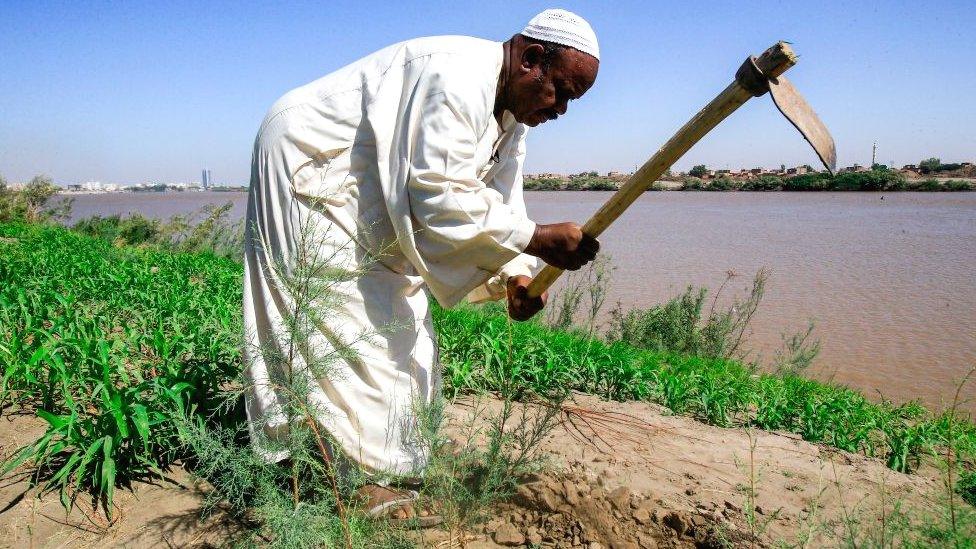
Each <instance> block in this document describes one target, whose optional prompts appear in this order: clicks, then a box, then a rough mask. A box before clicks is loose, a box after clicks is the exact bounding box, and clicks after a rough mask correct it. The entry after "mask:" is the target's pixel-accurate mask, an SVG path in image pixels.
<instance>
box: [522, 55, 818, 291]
mask: <svg viewBox="0 0 976 549" xmlns="http://www.w3.org/2000/svg"><path fill="white" fill-rule="evenodd" d="M795 64H796V55H795V54H794V53H793V50H792V49H791V48H790V46H789V45H788V44H787V43H785V42H779V43H777V44H776V45H775V46H773V47H771V48H769V49H768V50H766V51H765V52H763V54H762V55H760V56H759V57H753V56H750V57H749V58H748V59H746V60H745V62H743V63H742V66H741V67H739V70H738V71H736V73H735V80H734V81H733V82H732V83H731V84H729V86H728V87H727V88H725V90H723V91H722V93H720V94H718V97H716V98H715V99H712V101H711V102H710V103H709V104H708V105H706V106H705V108H704V109H702V110H701V111H700V112H699V113H698V114H696V115H695V116H694V117H693V118H692V119H691V120H689V121H688V122H687V123H686V124H685V125H684V126H682V127H681V129H679V130H678V132H677V133H676V134H674V136H673V137H671V139H669V140H668V142H667V143H665V144H664V146H663V147H661V150H659V151H657V153H655V154H654V156H652V157H651V158H650V159H649V160H648V161H647V162H645V163H644V165H643V166H641V167H640V169H639V170H637V172H636V173H634V175H632V176H630V178H629V179H628V180H627V181H626V182H625V183H624V184H623V185H621V187H620V190H619V191H617V192H616V193H615V194H614V195H613V196H611V197H610V199H609V200H607V202H606V204H604V205H603V206H602V207H601V208H600V209H599V210H598V211H597V212H596V213H595V214H594V215H593V217H591V218H590V220H589V221H587V222H586V224H585V225H583V233H585V234H587V235H589V236H592V237H593V238H596V237H598V236H600V234H602V233H603V231H604V230H606V228H607V227H609V226H610V224H611V223H613V222H614V221H616V220H617V218H618V217H620V216H621V214H623V213H624V211H625V210H626V209H627V208H628V207H630V205H631V204H633V203H634V201H635V200H637V197H639V196H640V195H641V194H642V193H643V192H644V191H646V190H647V189H648V188H649V187H650V186H651V185H653V184H654V182H655V181H656V180H657V178H658V177H660V176H661V174H663V173H664V171H665V170H667V169H668V168H670V167H671V165H672V164H674V163H675V162H676V161H677V160H678V159H679V158H681V156H682V155H683V154H685V153H686V152H688V149H690V148H691V147H692V146H694V144H695V143H697V142H698V141H699V140H700V139H701V138H702V137H704V136H705V134H706V133H708V132H710V131H712V128H714V127H715V126H717V125H718V124H719V122H721V121H722V120H725V118H726V117H727V116H729V115H730V114H732V113H733V112H734V111H735V110H736V109H738V108H739V107H741V106H742V105H744V104H745V102H746V101H748V100H749V99H750V98H752V97H759V96H761V95H764V94H765V93H766V92H769V94H770V95H772V96H773V102H774V103H775V104H776V108H778V109H779V111H780V112H781V113H783V116H785V117H786V119H787V120H789V121H790V123H792V124H793V126H795V127H796V129H797V130H799V131H800V133H801V134H803V137H805V138H806V140H807V141H808V142H809V143H810V145H811V146H812V147H813V150H814V151H816V153H817V156H819V157H820V161H821V162H823V165H824V166H825V167H826V168H827V171H829V172H830V173H833V172H834V168H835V166H836V163H837V152H836V149H835V148H834V139H833V137H831V136H830V132H829V131H827V127H826V126H824V124H823V122H821V121H820V118H819V117H818V116H817V113H815V112H813V109H811V108H810V105H809V104H807V102H806V100H804V99H803V96H801V95H800V92H798V91H797V90H796V88H794V87H793V84H791V83H790V82H789V80H787V79H786V77H784V76H782V75H783V73H784V72H786V70H787V69H789V68H790V67H792V66H793V65H795ZM560 274H562V270H561V269H558V268H556V267H553V266H551V265H546V267H545V268H544V269H542V271H540V272H539V274H538V275H537V276H536V277H535V278H534V279H533V280H532V283H531V284H530V285H529V288H528V293H529V295H530V296H532V297H538V296H540V295H542V293H543V292H545V291H546V289H547V288H549V286H551V285H552V283H553V282H555V281H556V279H557V278H559V275H560Z"/></svg>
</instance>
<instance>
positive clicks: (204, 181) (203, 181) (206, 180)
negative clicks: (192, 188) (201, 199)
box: [200, 169, 213, 191]
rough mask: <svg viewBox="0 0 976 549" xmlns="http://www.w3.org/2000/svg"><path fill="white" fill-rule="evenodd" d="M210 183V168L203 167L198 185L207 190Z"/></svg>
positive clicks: (211, 176)
mask: <svg viewBox="0 0 976 549" xmlns="http://www.w3.org/2000/svg"><path fill="white" fill-rule="evenodd" d="M212 184H213V175H212V174H211V173H210V170H208V169H204V170H203V174H202V175H201V176H200V185H201V186H202V187H203V190H205V191H209V190H210V185H212Z"/></svg>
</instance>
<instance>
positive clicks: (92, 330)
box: [0, 195, 976, 547]
mask: <svg viewBox="0 0 976 549" xmlns="http://www.w3.org/2000/svg"><path fill="white" fill-rule="evenodd" d="M8 196H9V195H8ZM18 200H21V198H18ZM42 202H43V201H42ZM4 211H12V210H10V209H8V210H4ZM34 211H35V213H37V212H40V211H41V208H39V207H35V208H34ZM215 211H219V209H217V210H215V209H211V210H209V212H210V214H207V215H204V216H203V218H204V220H206V219H211V218H212V217H213V215H212V214H213V213H214V212H215ZM48 218H49V216H47V215H46V214H40V213H37V215H36V216H35V217H34V218H31V219H27V218H26V216H23V215H16V216H13V215H8V216H7V217H6V218H4V219H2V220H0V256H2V258H3V261H2V262H0V281H2V282H3V284H2V285H0V366H2V368H3V370H2V372H0V374H2V377H0V410H3V411H4V413H5V414H7V413H28V414H36V415H37V416H38V417H39V418H41V419H42V420H44V422H46V424H47V429H46V432H45V433H44V435H43V436H42V437H41V438H40V439H38V440H37V441H36V442H34V443H32V444H29V445H27V446H26V447H24V448H22V449H20V450H19V451H17V452H14V453H13V454H11V455H10V456H9V459H8V460H7V461H6V462H5V463H4V467H3V470H4V471H5V472H10V471H12V470H14V469H16V468H18V467H21V466H23V465H25V464H30V466H31V468H32V469H31V470H32V471H33V475H34V479H35V482H36V483H37V484H38V485H39V486H40V487H41V490H42V492H43V491H46V490H54V491H57V492H59V493H60V496H61V499H62V502H63V503H64V505H65V506H70V505H72V504H73V503H74V501H75V499H76V498H77V497H79V496H82V495H84V494H94V495H95V496H97V497H98V498H99V500H100V501H101V504H102V506H103V508H104V511H105V513H107V514H109V515H111V513H112V509H113V507H112V500H113V496H114V490H115V488H116V487H117V486H119V485H123V486H124V485H126V484H127V483H128V482H130V481H132V480H134V479H139V478H145V477H151V476H154V475H161V474H163V472H164V471H165V470H166V469H167V468H168V467H170V466H171V465H172V464H173V463H174V462H176V461H177V460H184V462H185V463H187V465H188V467H189V468H190V469H191V470H195V471H196V472H197V473H198V474H200V475H202V476H204V477H205V478H207V479H208V480H209V481H210V482H211V483H212V484H213V486H214V490H213V491H212V492H211V499H210V500H209V501H208V504H209V505H211V506H212V507H214V508H216V506H217V505H218V504H219V503H225V504H229V505H230V506H231V507H232V509H234V510H235V512H237V513H240V515H241V516H244V517H247V518H248V519H249V520H250V521H252V522H251V524H253V529H252V530H251V532H250V534H249V536H250V537H245V539H242V540H240V541H247V539H250V540H251V542H260V543H271V544H273V545H278V546H307V545H310V544H314V543H321V542H322V541H323V540H326V541H327V542H329V543H330V544H333V545H338V546H347V547H352V546H371V544H373V543H379V542H382V543H383V544H385V545H392V546H402V545H405V544H410V543H411V540H412V539H413V538H411V537H410V535H409V534H410V531H409V528H407V529H405V530H401V529H396V528H391V527H388V526H386V525H384V524H382V523H377V522H375V521H371V520H368V519H367V518H366V517H365V516H364V514H363V513H362V512H361V510H359V509H357V507H356V504H355V502H354V499H353V498H351V493H352V490H353V489H354V487H355V483H356V477H355V475H351V476H350V475H345V476H341V475H338V474H337V470H339V469H341V468H342V467H341V465H340V464H336V463H334V462H333V461H330V459H329V458H328V455H329V453H328V452H327V451H326V447H327V446H328V440H327V439H326V438H325V436H324V435H323V434H322V433H320V432H319V431H318V430H317V429H316V427H315V425H314V422H311V421H303V420H302V418H308V417H310V416H311V415H312V414H311V413H310V411H309V410H308V409H307V408H306V407H305V406H307V403H306V402H305V401H304V400H303V398H302V394H303V389H302V388H301V386H300V385H298V386H296V385H295V384H294V383H293V382H290V381H289V380H283V381H282V383H285V384H287V386H288V387H291V388H292V389H293V390H294V393H295V395H296V398H295V400H294V402H293V403H292V404H293V407H292V408H291V412H289V413H291V414H293V415H295V417H296V418H298V419H299V421H298V422H297V423H296V425H297V428H296V429H293V430H292V433H291V436H290V437H289V438H288V439H287V441H286V442H285V446H287V448H288V449H289V450H290V451H291V454H292V459H291V460H290V461H289V462H288V464H287V465H269V464H267V463H264V462H262V461H260V460H258V459H257V458H256V457H254V455H253V454H252V453H251V452H250V450H249V448H248V447H247V445H246V444H245V443H244V442H243V441H246V436H245V427H246V425H244V421H243V420H242V418H241V410H240V408H239V402H240V399H239V396H240V392H241V391H242V389H243V386H242V383H241V377H240V375H239V374H240V371H241V368H242V367H243V360H242V356H241V346H242V345H241V331H242V327H241V311H240V280H241V266H240V264H239V263H238V262H236V261H235V260H233V259H229V258H226V257H220V256H219V255H217V254H220V253H227V254H228V255H230V256H231V257H236V254H232V253H230V251H229V248H227V249H222V248H221V247H220V246H218V245H217V243H219V242H230V241H233V239H227V238H226V236H227V235H229V234H234V231H230V230H225V229H223V228H221V227H219V225H221V223H219V222H217V221H213V223H210V224H206V221H204V223H202V224H196V225H192V224H190V225H192V226H191V227H189V228H188V232H183V233H179V234H180V235H184V237H178V238H169V239H161V238H160V237H159V235H160V234H170V235H171V234H173V233H168V232H165V231H163V232H159V231H157V232H155V233H154V232H153V231H145V230H141V229H140V230H128V229H124V228H125V227H131V226H136V225H139V224H142V223H143V221H138V222H132V221H131V219H129V220H127V219H124V218H119V219H115V218H101V219H98V220H89V221H87V222H82V223H80V224H79V225H78V230H76V231H71V230H67V229H65V228H62V227H58V226H54V225H52V224H46V223H40V222H38V221H41V220H43V219H48ZM176 225H179V223H176ZM201 225H205V226H204V227H202V228H201ZM82 233H87V234H82ZM89 234H92V235H96V236H89ZM187 234H189V235H195V236H194V237H193V238H188V237H185V235H187ZM220 235H223V236H220ZM147 243H155V244H154V245H147ZM180 246H187V247H189V246H193V247H194V248H193V249H195V250H204V251H194V252H192V253H188V252H181V251H178V250H179V247H180ZM215 252H216V253H215ZM307 266H308V267H309V269H299V270H298V271H297V275H296V276H299V277H301V276H303V275H302V273H303V272H304V273H306V275H307V273H309V272H314V271H318V270H319V269H318V268H319V267H321V265H317V264H315V261H311V262H310V263H309V265H307ZM608 276H609V268H608V266H607V264H606V263H605V262H603V263H598V264H597V265H596V266H594V267H593V268H592V269H590V270H589V271H585V272H583V273H581V275H580V276H579V277H577V279H576V283H575V284H570V286H569V289H568V290H567V291H565V292H564V293H562V294H561V295H559V296H555V297H554V298H553V300H552V305H553V308H552V309H553V311H552V312H550V313H549V314H550V316H549V319H548V320H549V322H548V323H546V322H543V321H532V322H526V323H512V322H511V321H509V320H508V319H507V318H506V317H505V315H504V312H503V310H502V309H501V308H499V307H498V306H487V307H473V306H464V307H459V308H456V309H453V310H444V309H441V308H439V307H435V308H434V320H435V325H436V328H437V331H438V333H439V334H440V335H439V345H440V347H441V360H442V363H443V367H444V380H445V394H446V396H447V397H449V398H450V397H453V396H456V395H459V394H463V393H478V392H492V393H495V394H498V395H500V397H501V398H502V400H503V402H504V405H503V406H502V409H501V411H500V412H496V413H495V415H493V416H492V417H491V418H489V421H488V424H489V426H490V427H489V428H488V430H487V432H484V433H481V435H483V437H484V438H486V439H487V446H485V447H480V448H479V447H476V446H474V445H470V444H465V445H463V446H462V448H461V449H460V450H459V451H455V452H448V451H446V450H445V448H446V447H447V446H446V440H445V438H444V437H443V435H442V434H440V427H439V426H440V423H441V420H442V418H443V405H444V403H443V402H440V401H439V402H435V403H434V404H433V405H432V406H431V407H430V408H429V409H427V410H424V411H423V413H422V414H421V418H422V421H421V429H420V433H419V436H421V437H422V438H423V439H424V441H425V443H426V445H427V447H428V448H430V450H431V455H432V456H437V457H436V458H434V459H433V464H432V467H430V470H429V471H428V473H427V475H428V476H427V478H426V480H427V487H426V488H425V490H424V491H423V493H422V496H423V497H425V498H428V499H429V500H432V501H437V502H439V503H441V504H443V505H444V507H445V509H446V510H447V511H445V512H444V514H445V518H446V520H447V526H448V528H449V529H451V530H452V531H456V532H457V533H458V535H459V536H461V535H463V534H462V532H463V531H464V529H466V528H469V527H470V526H471V525H472V524H474V523H476V522H478V521H480V520H483V519H484V517H485V516H486V514H487V513H488V512H489V509H490V507H491V505H492V504H493V503H494V502H496V501H498V500H499V499H501V498H504V497H506V496H507V495H508V494H511V493H512V491H513V490H514V488H515V482H516V479H517V478H518V477H519V476H520V475H522V474H525V473H527V472H529V471H531V470H533V468H535V467H538V458H539V456H537V455H535V454H534V453H533V448H534V446H535V445H536V444H537V443H538V441H539V440H540V439H541V437H542V436H544V434H545V433H546V432H547V430H548V429H549V428H551V426H552V424H553V421H554V417H555V415H556V414H555V412H553V410H558V406H559V404H560V403H561V401H562V399H564V398H565V396H566V394H567V392H568V391H569V390H576V391H582V392H586V393H591V394H595V395H599V396H601V397H604V398H607V399H612V400H647V401H652V402H657V403H660V404H662V405H664V406H666V407H668V408H669V409H671V410H673V411H674V412H675V413H680V414H688V415H692V416H694V417H696V418H698V419H700V420H702V421H704V422H708V423H712V424H715V425H720V426H739V427H747V428H752V427H755V428H761V429H769V430H782V431H789V432H793V433H797V434H799V435H801V436H802V437H803V438H804V439H806V440H809V441H814V442H822V443H824V444H828V445H831V446H834V447H837V448H840V449H844V450H847V451H851V452H857V453H862V454H866V455H868V456H876V457H879V458H881V459H883V460H885V462H886V463H887V464H888V466H889V467H891V468H892V469H895V470H898V471H904V472H910V471H912V470H914V469H915V468H917V467H919V466H920V464H921V463H922V462H923V461H925V460H932V461H937V462H939V463H941V464H942V466H943V467H944V468H945V471H946V478H947V495H948V503H947V506H948V507H947V511H946V513H945V517H948V518H945V520H943V521H940V522H938V523H935V524H929V525H926V526H925V527H924V528H921V527H918V525H917V524H915V522H913V521H912V520H910V519H905V525H906V526H905V528H906V533H905V534H904V535H905V536H906V537H905V538H904V539H905V540H906V542H908V541H911V542H912V543H918V544H919V545H922V546H924V545H926V544H930V543H949V544H950V545H951V544H952V543H953V542H954V543H955V545H956V546H971V545H972V539H973V538H972V536H973V533H974V531H976V530H974V528H976V522H974V520H976V519H974V517H973V514H972V509H971V508H970V507H968V506H967V504H964V503H961V502H960V501H959V500H960V499H961V500H965V501H968V502H969V504H976V473H974V460H976V426H974V424H973V423H972V422H971V421H970V420H968V419H966V418H963V417H961V416H960V414H959V413H958V412H957V406H956V404H958V403H957V402H956V403H954V405H953V406H952V407H951V408H949V409H947V410H945V411H943V412H932V411H929V410H927V409H925V408H924V407H922V406H921V405H919V404H918V403H915V402H909V403H905V404H900V405H896V404H894V403H891V402H887V401H881V402H872V401H870V400H869V399H867V398H866V397H865V396H864V395H862V394H861V393H859V392H857V391H855V390H852V389H849V388H846V387H843V386H838V385H833V384H830V383H822V382H817V381H813V380H810V379H806V378H804V377H802V375H801V373H802V369H803V367H804V366H805V365H806V364H808V363H809V361H810V359H811V358H812V356H814V355H815V354H816V344H815V343H813V342H811V341H810V340H809V335H810V331H809V330H808V331H807V332H805V333H801V334H798V335H797V336H794V337H793V338H790V339H789V340H788V341H787V345H786V346H785V347H784V352H783V353H782V354H781V355H780V356H778V357H777V359H776V360H775V361H774V362H775V363H774V364H773V365H772V366H773V368H772V369H773V370H775V371H771V372H770V371H768V369H767V370H764V369H762V368H760V366H759V365H757V364H751V363H750V362H749V361H748V360H747V356H746V355H745V353H744V349H743V338H744V333H745V327H746V326H747V325H748V321H749V318H751V315H752V313H753V312H754V311H755V308H756V307H758V306H759V302H760V300H761V298H762V293H763V291H764V282H765V274H764V273H760V275H759V276H757V278H756V280H755V282H754V284H753V290H752V292H751V293H750V294H749V295H748V296H746V297H745V298H742V299H739V300H737V303H736V304H735V305H734V306H732V307H728V308H719V307H717V306H716V303H717V299H715V298H714V297H713V299H712V301H711V303H709V302H708V301H707V300H706V295H707V294H706V291H705V290H704V289H695V288H689V289H688V291H687V292H685V293H684V294H682V295H680V296H678V297H676V298H675V299H673V300H671V301H669V302H668V303H666V304H663V305H661V306H658V307H654V308H651V309H649V310H634V311H628V312H623V311H620V310H618V311H616V312H615V313H614V314H612V315H611V322H610V329H609V331H608V332H607V333H606V334H604V336H602V337H601V335H600V333H599V330H598V328H597V327H596V325H595V319H596V316H597V311H598V310H599V308H600V307H601V306H602V304H603V300H604V298H605V295H606V293H605V282H606V280H607V277H608ZM297 282H300V281H297ZM329 283H331V282H330V281H329V280H326V282H325V284H326V286H325V287H324V288H319V289H316V288H315V287H310V289H309V290H308V291H309V292H310V294H309V295H308V299H310V300H311V299H313V298H322V297H323V296H327V295H328V284H329ZM721 291H722V290H721V289H719V290H718V292H717V293H721ZM586 305H588V306H586ZM574 311H584V314H583V316H584V317H585V318H583V319H580V318H579V316H578V315H579V313H577V315H574V314H573V312H574ZM311 314H312V313H310V312H302V311H296V315H295V316H294V318H292V319H291V320H290V322H289V324H290V326H289V330H290V331H292V332H293V333H294V334H295V337H296V340H298V341H300V340H301V339H302V335H303V331H304V330H306V329H307V325H308V323H309V322H311V321H313V320H315V318H314V317H313V316H309V315H311ZM316 314H319V313H316ZM338 352H343V351H342V350H341V349H340V350H339V351H338ZM283 360H286V359H283ZM286 365H287V360H286ZM321 368H322V370H323V372H324V374H325V375H328V374H327V371H328V357H326V358H325V359H323V363H322V365H321ZM286 371H287V369H286ZM957 397H958V395H957ZM957 400H958V398H957ZM514 401H531V402H536V403H542V404H543V406H541V407H540V409H541V410H543V412H540V413H537V414H536V415H534V416H531V417H525V416H524V415H523V416H521V417H520V416H519V415H518V414H519V413H518V412H516V411H515V408H514V407H513V405H512V403H513V402H514ZM546 410H548V412H547V411H546ZM521 413H522V414H525V412H524V411H523V412H521ZM940 516H942V515H940ZM254 536H257V537H254ZM882 539H884V537H882ZM854 541H855V542H854V543H846V544H847V545H853V546H859V544H858V542H857V540H854ZM842 544H843V543H842ZM967 544H968V545H967Z"/></svg>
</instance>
